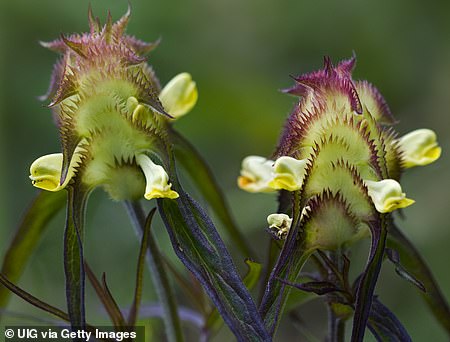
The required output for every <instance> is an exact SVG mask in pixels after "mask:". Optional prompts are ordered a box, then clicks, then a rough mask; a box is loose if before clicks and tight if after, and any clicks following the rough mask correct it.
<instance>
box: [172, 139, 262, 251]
mask: <svg viewBox="0 0 450 342" xmlns="http://www.w3.org/2000/svg"><path fill="white" fill-rule="evenodd" d="M171 140H172V141H173V143H174V152H175V156H176V158H177V161H179V162H180V164H181V165H182V166H183V167H184V169H185V170H186V172H187V173H188V174H189V176H190V178H191V179H192V181H193V182H194V183H195V186H196V189H198V190H199V191H200V193H201V195H202V196H203V197H204V198H205V199H206V201H207V202H208V204H209V206H210V207H211V209H212V210H213V211H214V213H215V214H216V215H217V218H218V219H219V220H220V221H221V222H222V223H223V225H224V227H225V229H226V230H227V233H228V236H229V238H230V239H231V241H233V243H234V245H235V246H236V247H237V248H239V250H240V251H241V253H242V254H244V255H245V256H246V257H251V258H254V257H255V254H254V252H253V251H252V250H251V248H250V247H249V245H248V243H247V242H246V239H245V237H244V235H243V234H242V232H241V231H240V230H239V228H238V227H237V226H236V223H235V222H234V220H233V218H232V216H231V213H230V210H229V208H228V205H227V203H226V202H225V199H224V198H225V197H224V195H223V193H222V190H221V189H220V187H219V185H218V184H217V182H216V180H215V179H214V177H213V175H212V173H211V171H210V169H209V167H208V165H207V164H206V163H205V162H204V161H203V159H202V157H201V156H200V154H199V153H198V152H197V150H196V149H195V148H194V146H192V145H191V143H190V142H189V141H187V140H186V139H185V138H184V137H183V136H181V135H180V134H179V133H178V132H176V131H174V130H172V131H171Z"/></svg>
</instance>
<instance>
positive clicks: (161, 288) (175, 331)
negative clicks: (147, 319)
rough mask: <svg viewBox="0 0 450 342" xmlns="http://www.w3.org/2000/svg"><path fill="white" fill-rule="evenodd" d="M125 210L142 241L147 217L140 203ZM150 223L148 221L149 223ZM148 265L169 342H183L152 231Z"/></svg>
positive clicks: (129, 204)
mask: <svg viewBox="0 0 450 342" xmlns="http://www.w3.org/2000/svg"><path fill="white" fill-rule="evenodd" d="M124 204H125V208H126V209H127V212H128V215H129V216H130V219H131V221H132V223H133V226H134V228H135V230H136V233H137V235H138V236H139V237H140V239H142V235H143V233H144V231H145V224H146V215H145V214H144V211H143V210H142V207H141V205H140V204H139V202H128V201H127V202H125V203H124ZM147 222H148V221H147ZM147 265H148V267H149V270H150V275H151V277H152V281H153V286H154V288H155V290H156V294H157V296H158V299H159V300H160V303H161V306H162V308H163V320H164V326H165V329H166V334H167V339H168V341H169V342H175V341H183V332H182V330H181V323H180V318H179V316H178V311H177V305H176V300H175V295H174V294H173V289H172V286H171V284H170V282H169V278H168V275H167V272H166V270H165V268H164V263H163V260H162V258H161V253H160V251H159V249H158V245H157V244H156V241H155V240H154V238H153V236H152V234H151V231H150V232H149V234H148V248H147Z"/></svg>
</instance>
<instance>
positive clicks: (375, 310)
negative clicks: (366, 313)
mask: <svg viewBox="0 0 450 342" xmlns="http://www.w3.org/2000/svg"><path fill="white" fill-rule="evenodd" d="M368 327H369V329H370V331H371V332H372V334H373V335H374V336H375V338H376V339H377V341H380V342H388V341H389V342H410V341H412V340H411V337H410V336H409V334H408V332H407V331H406V329H405V328H404V327H403V325H402V323H401V322H400V321H399V320H398V318H397V317H395V315H394V314H393V313H392V312H391V310H389V309H388V308H387V307H386V306H384V305H383V304H382V303H381V302H380V301H379V300H378V299H377V298H376V297H374V298H373V301H372V307H371V310H370V317H369V322H368Z"/></svg>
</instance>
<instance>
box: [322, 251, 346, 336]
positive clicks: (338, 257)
mask: <svg viewBox="0 0 450 342" xmlns="http://www.w3.org/2000/svg"><path fill="white" fill-rule="evenodd" d="M342 253H343V251H342V248H338V249H337V250H336V251H332V252H330V254H329V257H330V259H331V261H332V262H333V263H334V265H335V269H334V270H331V269H330V270H328V272H329V277H332V278H337V279H333V281H338V282H340V283H341V284H340V285H339V286H340V287H342V286H343V285H344V283H343V281H344V280H343V278H342V273H343V269H344V263H343V260H342ZM326 257H327V256H326V255H325V258H326ZM328 297H329V301H328V331H329V334H330V337H329V341H330V342H344V337H345V319H343V318H342V317H339V316H338V315H336V312H335V311H334V309H333V307H332V303H333V301H334V295H333V294H329V295H328Z"/></svg>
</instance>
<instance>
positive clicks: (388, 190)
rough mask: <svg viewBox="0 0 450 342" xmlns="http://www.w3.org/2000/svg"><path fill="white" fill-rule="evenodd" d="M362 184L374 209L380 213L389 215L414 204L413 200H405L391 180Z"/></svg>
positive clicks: (404, 196)
mask: <svg viewBox="0 0 450 342" xmlns="http://www.w3.org/2000/svg"><path fill="white" fill-rule="evenodd" d="M364 183H365V184H366V186H367V189H368V194H369V196H370V197H371V198H372V201H373V204H374V205H375V208H376V209H377V210H378V212H380V213H389V212H391V211H393V210H395V209H400V208H405V207H408V206H410V205H411V204H413V203H414V200H412V199H409V198H406V195H405V193H404V192H402V188H401V186H400V184H399V183H398V182H397V181H395V180H393V179H383V180H381V181H378V182H375V181H368V180H366V181H364Z"/></svg>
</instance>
